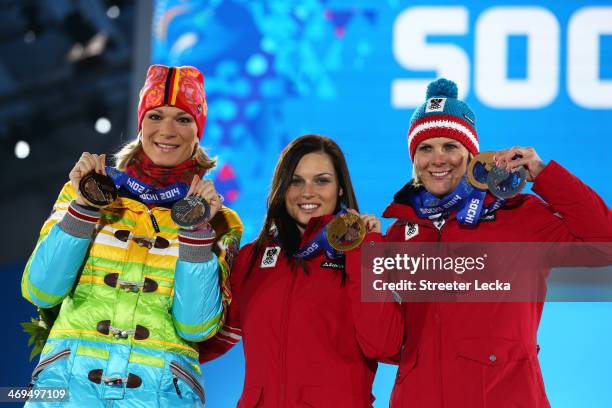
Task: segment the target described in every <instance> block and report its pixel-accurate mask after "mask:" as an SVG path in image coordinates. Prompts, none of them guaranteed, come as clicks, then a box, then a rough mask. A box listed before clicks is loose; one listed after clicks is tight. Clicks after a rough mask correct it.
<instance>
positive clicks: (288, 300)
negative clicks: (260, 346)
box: [278, 265, 298, 408]
mask: <svg viewBox="0 0 612 408" xmlns="http://www.w3.org/2000/svg"><path fill="white" fill-rule="evenodd" d="M290 273H291V279H290V280H289V284H288V285H287V290H286V291H285V297H284V299H283V303H282V304H283V305H287V306H286V307H284V308H283V314H282V316H281V330H282V335H281V353H280V354H281V356H280V357H281V361H280V371H279V373H280V379H279V380H280V381H279V386H280V393H279V404H278V406H279V407H280V408H282V407H284V406H285V400H286V398H287V390H286V386H287V385H286V383H285V379H286V378H287V376H286V371H287V342H288V337H289V315H290V311H291V304H292V303H293V302H292V299H293V296H291V295H292V294H293V288H294V287H295V280H296V277H297V273H298V271H296V268H294V265H293V266H291V270H290Z"/></svg>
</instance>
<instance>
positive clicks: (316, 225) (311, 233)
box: [300, 214, 335, 247]
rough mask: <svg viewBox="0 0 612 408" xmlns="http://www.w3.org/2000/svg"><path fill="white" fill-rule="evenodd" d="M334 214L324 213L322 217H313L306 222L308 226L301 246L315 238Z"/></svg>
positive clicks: (301, 240)
mask: <svg viewBox="0 0 612 408" xmlns="http://www.w3.org/2000/svg"><path fill="white" fill-rule="evenodd" d="M334 217H335V215H334V214H329V215H322V216H320V217H313V218H311V219H310V220H309V221H308V224H306V228H305V229H304V234H303V235H302V238H301V239H300V247H302V246H304V245H305V244H307V243H308V242H309V241H310V240H311V239H313V238H314V237H315V236H316V235H317V234H318V233H319V231H321V230H322V229H323V227H325V226H326V225H327V223H329V222H330V221H331V220H332V219H333V218H334Z"/></svg>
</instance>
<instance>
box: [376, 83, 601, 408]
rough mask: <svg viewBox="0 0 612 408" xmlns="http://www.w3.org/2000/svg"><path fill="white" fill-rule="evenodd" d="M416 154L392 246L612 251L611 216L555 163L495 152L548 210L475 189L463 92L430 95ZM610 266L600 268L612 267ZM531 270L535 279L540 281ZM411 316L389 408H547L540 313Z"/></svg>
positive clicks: (411, 140)
mask: <svg viewBox="0 0 612 408" xmlns="http://www.w3.org/2000/svg"><path fill="white" fill-rule="evenodd" d="M408 144H409V151H410V158H411V159H412V161H413V165H414V170H413V180H412V181H410V182H409V183H408V184H406V185H405V186H404V187H403V188H402V189H401V190H400V191H399V192H398V193H397V194H395V197H394V199H393V202H392V203H391V204H390V205H389V206H388V207H387V209H386V210H385V212H384V214H383V216H384V217H387V218H395V219H396V221H395V222H394V223H393V224H392V225H391V227H390V228H389V230H388V232H387V235H386V237H385V238H386V241H389V242H406V243H410V242H416V243H419V242H531V243H537V242H564V243H568V242H610V241H612V215H611V213H610V209H609V208H608V207H607V206H606V204H605V203H604V202H603V201H602V200H601V198H600V197H599V196H598V195H597V194H596V193H595V192H594V191H593V190H591V189H590V188H589V187H588V186H586V185H585V184H583V183H582V182H581V181H580V180H579V179H577V178H576V177H574V176H573V175H571V174H570V173H569V172H568V171H567V170H565V169H564V168H563V167H561V166H560V165H559V164H558V163H556V162H554V161H551V162H550V163H548V164H545V163H544V162H543V161H542V160H541V159H540V157H539V156H538V154H537V153H536V151H535V150H534V149H533V148H531V147H513V148H511V149H507V150H502V151H498V152H495V154H494V162H495V164H496V166H497V167H498V168H501V169H505V170H508V171H510V172H512V173H514V174H516V172H517V171H521V172H524V175H525V178H526V181H531V182H533V183H534V184H533V191H534V192H536V193H537V194H538V195H539V196H540V197H542V199H543V200H544V201H542V200H541V199H539V198H537V197H536V196H534V195H531V194H518V195H515V196H513V197H511V198H508V199H505V200H504V199H498V198H496V197H494V196H493V195H492V194H491V193H489V192H487V193H485V191H480V190H477V189H475V188H474V187H471V186H470V185H469V184H467V181H466V173H467V171H468V163H469V162H470V160H472V159H473V157H474V156H476V155H477V154H478V152H479V141H478V136H477V133H476V118H475V116H474V113H473V112H472V110H471V109H470V108H469V106H468V105H467V104H466V103H464V102H462V101H460V100H458V99H457V86H456V85H455V83H454V82H451V81H448V80H445V79H439V80H437V81H434V82H432V83H431V84H429V87H428V89H427V99H426V101H425V103H424V104H423V105H422V106H420V107H419V108H417V109H416V111H415V112H414V115H413V117H412V120H411V124H410V130H409V133H408ZM479 160H480V159H479ZM513 177H514V176H513ZM494 191H495V190H494ZM475 202H476V203H478V205H472V206H470V204H473V203H475ZM470 207H472V208H471V209H470ZM470 210H473V211H474V213H470ZM531 246H533V245H531ZM603 254H605V252H604V253H603ZM607 256H608V258H606V255H603V256H602V257H601V260H602V263H606V262H607V263H609V262H610V258H609V256H610V255H609V254H608V255H607ZM606 259H607V261H606ZM512 261H513V260H512V259H508V263H509V264H510V263H512ZM538 267H539V266H538ZM540 268H541V269H546V271H547V270H548V269H549V266H548V265H545V266H544V267H540ZM533 269H534V270H533V271H532V268H530V269H527V270H526V272H529V273H531V272H538V270H536V269H535V268H533ZM546 271H545V272H546ZM520 272H525V271H524V270H521V271H520ZM539 272H542V271H541V270H540V271H539ZM467 275H469V274H466V276H467ZM534 275H535V274H534ZM534 277H535V276H534ZM530 278H531V275H530ZM500 299H502V298H501V297H500ZM534 300H539V299H534ZM403 308H404V313H405V325H404V326H403V327H401V329H399V330H402V331H404V336H405V339H404V346H403V348H402V352H401V355H400V357H399V370H398V373H397V377H396V380H395V386H394V389H393V394H392V397H391V406H392V407H416V408H422V407H427V408H443V407H444V408H485V407H495V408H497V407H517V408H518V407H521V408H544V407H549V406H550V404H549V402H548V399H547V397H546V393H545V391H544V383H543V381H542V374H541V372H540V366H539V362H538V357H537V353H538V350H539V346H538V345H537V343H536V341H537V339H536V337H537V330H538V325H539V323H540V317H541V314H542V308H543V303H542V302H536V301H533V302H503V301H499V302H489V303H458V302H456V303H449V302H447V303H444V302H436V303H423V302H422V303H418V302H405V303H404V304H403ZM397 330H398V327H397V326H396V327H388V331H389V332H395V331H397Z"/></svg>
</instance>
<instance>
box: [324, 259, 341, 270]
mask: <svg viewBox="0 0 612 408" xmlns="http://www.w3.org/2000/svg"><path fill="white" fill-rule="evenodd" d="M320 266H321V268H325V269H340V270H343V269H344V263H340V262H332V261H323V262H321V265H320Z"/></svg>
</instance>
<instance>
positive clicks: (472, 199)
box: [410, 178, 505, 225]
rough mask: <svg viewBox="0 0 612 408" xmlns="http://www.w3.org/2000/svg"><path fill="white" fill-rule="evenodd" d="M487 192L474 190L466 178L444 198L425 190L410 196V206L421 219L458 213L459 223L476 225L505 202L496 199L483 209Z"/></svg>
mask: <svg viewBox="0 0 612 408" xmlns="http://www.w3.org/2000/svg"><path fill="white" fill-rule="evenodd" d="M485 196H486V192H485V191H483V190H479V189H477V188H474V186H472V185H471V184H470V183H468V182H467V180H466V179H465V178H462V179H461V181H460V182H459V185H458V186H457V188H455V190H454V191H453V192H451V193H450V194H447V195H446V196H445V197H443V198H438V197H436V196H435V195H433V194H431V193H430V192H429V191H427V190H425V189H423V190H421V191H418V192H416V193H414V194H412V195H411V196H410V204H411V205H412V208H414V210H415V211H416V213H417V215H418V216H419V217H420V218H429V219H432V218H437V217H439V216H440V215H443V216H445V215H446V214H449V213H451V212H452V211H455V210H456V211H457V221H458V222H459V223H460V224H464V225H476V224H478V222H479V220H480V218H481V217H483V216H485V215H488V214H490V213H492V212H494V211H495V210H497V209H498V208H500V207H501V206H502V205H503V204H504V203H505V200H503V199H499V198H497V199H495V201H493V202H492V203H491V204H489V205H488V206H487V207H485V208H483V206H484V200H485Z"/></svg>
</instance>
